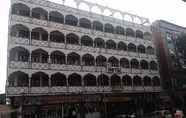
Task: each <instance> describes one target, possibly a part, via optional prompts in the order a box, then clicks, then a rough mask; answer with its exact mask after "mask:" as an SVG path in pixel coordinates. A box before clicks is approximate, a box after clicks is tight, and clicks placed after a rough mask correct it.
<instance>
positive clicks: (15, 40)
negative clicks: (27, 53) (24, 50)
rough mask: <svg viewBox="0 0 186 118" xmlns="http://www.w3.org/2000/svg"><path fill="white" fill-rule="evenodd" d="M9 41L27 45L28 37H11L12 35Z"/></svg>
mask: <svg viewBox="0 0 186 118" xmlns="http://www.w3.org/2000/svg"><path fill="white" fill-rule="evenodd" d="M9 43H13V44H25V45H28V44H29V39H28V38H20V37H13V36H12V37H11V39H10V42H9Z"/></svg>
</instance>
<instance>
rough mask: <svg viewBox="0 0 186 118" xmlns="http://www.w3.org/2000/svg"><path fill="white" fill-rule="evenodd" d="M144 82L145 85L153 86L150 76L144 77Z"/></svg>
mask: <svg viewBox="0 0 186 118" xmlns="http://www.w3.org/2000/svg"><path fill="white" fill-rule="evenodd" d="M143 82H144V86H152V81H151V78H150V77H148V76H145V77H144V78H143Z"/></svg>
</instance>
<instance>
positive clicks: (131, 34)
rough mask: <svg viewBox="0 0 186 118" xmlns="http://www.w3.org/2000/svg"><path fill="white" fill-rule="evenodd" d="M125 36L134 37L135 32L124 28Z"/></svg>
mask: <svg viewBox="0 0 186 118" xmlns="http://www.w3.org/2000/svg"><path fill="white" fill-rule="evenodd" d="M126 36H130V37H135V32H134V30H133V29H131V28H127V29H126Z"/></svg>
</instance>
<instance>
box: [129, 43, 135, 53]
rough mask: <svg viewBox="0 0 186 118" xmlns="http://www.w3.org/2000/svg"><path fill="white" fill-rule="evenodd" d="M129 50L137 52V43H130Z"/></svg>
mask: <svg viewBox="0 0 186 118" xmlns="http://www.w3.org/2000/svg"><path fill="white" fill-rule="evenodd" d="M128 51H129V52H136V45H134V44H133V43H129V44H128Z"/></svg>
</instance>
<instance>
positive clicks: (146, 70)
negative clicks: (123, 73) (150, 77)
mask: <svg viewBox="0 0 186 118" xmlns="http://www.w3.org/2000/svg"><path fill="white" fill-rule="evenodd" d="M141 73H144V74H149V73H150V70H149V69H141Z"/></svg>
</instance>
